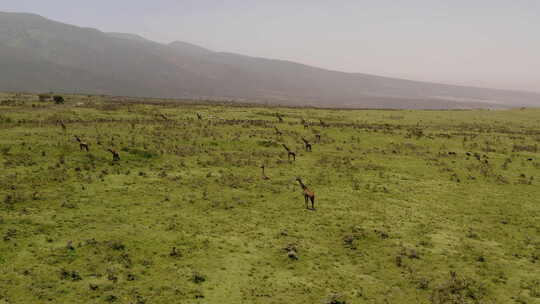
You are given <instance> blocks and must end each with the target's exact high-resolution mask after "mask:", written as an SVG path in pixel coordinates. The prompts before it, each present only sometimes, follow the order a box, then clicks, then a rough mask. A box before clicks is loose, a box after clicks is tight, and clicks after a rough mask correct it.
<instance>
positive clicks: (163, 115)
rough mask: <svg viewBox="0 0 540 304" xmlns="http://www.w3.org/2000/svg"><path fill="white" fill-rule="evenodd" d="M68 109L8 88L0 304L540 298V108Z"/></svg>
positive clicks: (75, 101) (0, 158) (142, 104)
mask: <svg viewBox="0 0 540 304" xmlns="http://www.w3.org/2000/svg"><path fill="white" fill-rule="evenodd" d="M64 97H65V100H66V102H65V104H60V105H57V104H54V102H52V101H46V102H40V101H38V99H37V96H36V95H32V94H7V93H5V94H0V303H2V304H5V303H137V304H142V303H334V304H339V303H540V187H539V185H540V155H539V152H540V151H539V147H538V146H539V144H540V110H537V109H526V110H520V109H516V110H504V111H488V110H470V111H382V110H381V111H379V110H365V111H363V110H327V109H307V108H269V107H260V106H233V105H226V104H211V103H200V104H197V103H187V102H181V103H175V102H172V101H167V100H129V99H125V98H111V97H100V96H82V95H66V96H64ZM196 113H200V114H201V115H202V118H203V119H202V120H198V119H197V116H196ZM275 113H280V114H281V115H283V118H284V122H278V120H277V119H276V116H275ZM301 119H305V120H307V121H308V122H310V123H311V124H310V126H309V127H308V128H305V127H304V126H303V125H302V124H301V123H300V121H301ZM320 119H322V120H323V121H324V122H325V124H327V125H328V126H327V127H323V126H321V124H320V121H319V120H320ZM57 120H63V122H64V123H65V125H66V127H67V130H66V131H63V130H62V128H61V127H60V126H59V125H57V124H56V121H57ZM274 127H277V128H278V129H279V130H280V131H282V132H283V135H281V136H278V135H276V132H275V130H274ZM316 134H320V135H321V141H320V143H319V142H316V139H315V135H316ZM74 135H78V136H79V137H81V138H82V139H83V140H84V141H86V142H87V143H88V144H89V146H90V152H88V153H87V152H83V151H81V150H80V149H79V145H78V143H77V142H76V141H75V139H74ZM302 136H303V137H305V138H307V139H309V140H311V141H312V143H313V152H305V151H304V149H303V143H302V141H301V137H302ZM281 143H286V144H287V145H288V146H289V147H291V149H292V150H294V151H295V152H296V153H297V160H296V162H289V161H287V154H286V153H285V150H284V149H283V148H282V147H281V146H280V144H281ZM109 147H112V148H114V149H116V150H118V151H119V153H120V157H121V160H120V161H119V162H113V161H112V158H111V154H110V153H108V152H107V151H106V149H107V148H109ZM262 164H265V166H266V174H267V175H268V176H269V177H270V179H269V180H264V179H262V175H261V169H260V166H261V165H262ZM297 176H300V177H302V178H303V180H304V182H305V183H306V184H307V185H308V187H309V188H310V189H312V190H313V191H314V192H315V194H316V205H315V207H316V210H315V211H311V210H307V209H306V208H305V205H304V199H303V197H302V194H301V189H300V187H299V186H298V184H297V183H296V182H295V180H294V179H295V178H296V177H297ZM291 252H292V253H293V254H290V253H291Z"/></svg>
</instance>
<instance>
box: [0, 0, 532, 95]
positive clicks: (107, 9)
mask: <svg viewBox="0 0 540 304" xmlns="http://www.w3.org/2000/svg"><path fill="white" fill-rule="evenodd" d="M0 10H2V11H19V12H32V13H37V14H40V15H43V16H45V17H48V18H51V19H54V20H58V21H62V22H66V23H70V24H75V25H80V26H85V27H94V28H98V29H100V30H102V31H115V32H129V33H137V34H140V35H142V36H144V37H146V38H149V39H152V40H156V41H159V42H171V41H174V40H182V41H186V42H191V43H195V44H198V45H201V46H204V47H207V48H210V49H213V50H217V51H228V52H235V53H241V54H245V55H251V56H258V57H269V58H277V59H287V60H292V61H297V62H301V63H306V64H310V65H315V66H319V67H324V68H328V69H333V70H341V71H347V72H361V73H370V74H377V75H383V76H396V77H402V78H408V79H414V80H425V81H435V82H444V83H453V84H467V85H476V86H485V87H495V88H510V89H524V90H533V91H540V1H539V0H446V1H443V0H394V1H391V0H371V1H364V0H336V1H331V0H325V1H322V0H320V1H319V0H296V1H295V0H271V1H270V0H269V1H262V0H243V1H241V0H227V1H225V0H221V1H218V0H177V1H173V0H153V1H151V0H129V1H128V0H92V1H74V0H47V1H44V0H1V2H0Z"/></svg>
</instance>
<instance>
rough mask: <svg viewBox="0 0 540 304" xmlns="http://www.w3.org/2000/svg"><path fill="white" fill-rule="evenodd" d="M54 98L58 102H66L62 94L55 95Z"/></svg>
mask: <svg viewBox="0 0 540 304" xmlns="http://www.w3.org/2000/svg"><path fill="white" fill-rule="evenodd" d="M53 100H54V103H56V104H64V97H62V96H60V95H54V97H53Z"/></svg>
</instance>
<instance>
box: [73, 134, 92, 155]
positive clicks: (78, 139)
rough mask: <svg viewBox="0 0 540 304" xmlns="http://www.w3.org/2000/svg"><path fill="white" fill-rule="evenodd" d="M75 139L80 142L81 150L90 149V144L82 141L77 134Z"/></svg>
mask: <svg viewBox="0 0 540 304" xmlns="http://www.w3.org/2000/svg"><path fill="white" fill-rule="evenodd" d="M75 139H76V140H77V141H78V142H79V148H81V150H83V149H84V150H86V152H88V151H89V150H90V149H89V146H88V143H86V142H84V141H82V140H81V139H80V138H79V136H77V135H75Z"/></svg>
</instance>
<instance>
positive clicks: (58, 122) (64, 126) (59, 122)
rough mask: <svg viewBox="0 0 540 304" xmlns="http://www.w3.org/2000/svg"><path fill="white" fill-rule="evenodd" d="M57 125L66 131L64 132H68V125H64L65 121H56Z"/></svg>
mask: <svg viewBox="0 0 540 304" xmlns="http://www.w3.org/2000/svg"><path fill="white" fill-rule="evenodd" d="M56 124H58V125H60V126H61V127H62V130H64V131H66V130H67V128H66V125H65V124H64V122H63V121H61V120H58V121H56Z"/></svg>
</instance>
